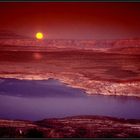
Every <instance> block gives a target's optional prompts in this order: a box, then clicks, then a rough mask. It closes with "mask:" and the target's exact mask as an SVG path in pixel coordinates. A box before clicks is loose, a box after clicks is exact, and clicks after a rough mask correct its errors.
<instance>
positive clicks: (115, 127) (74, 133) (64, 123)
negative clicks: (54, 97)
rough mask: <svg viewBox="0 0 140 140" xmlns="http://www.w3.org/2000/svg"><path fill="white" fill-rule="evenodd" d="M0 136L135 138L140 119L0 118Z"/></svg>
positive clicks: (79, 117)
mask: <svg viewBox="0 0 140 140" xmlns="http://www.w3.org/2000/svg"><path fill="white" fill-rule="evenodd" d="M0 137H1V138H134V137H135V138H139V137H140V120H125V119H116V118H111V117H104V116H102V117H101V116H74V117H66V118H59V119H56V118H52V119H45V120H40V121H35V122H31V121H20V120H0Z"/></svg>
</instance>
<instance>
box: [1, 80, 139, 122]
mask: <svg viewBox="0 0 140 140" xmlns="http://www.w3.org/2000/svg"><path fill="white" fill-rule="evenodd" d="M74 115H104V116H112V117H119V118H131V119H140V99H138V98H134V97H114V96H102V95H93V96H87V95H86V94H85V92H84V91H83V90H81V89H76V88H71V87H68V86H67V85H65V84H63V83H61V82H60V81H57V80H54V79H49V80H41V81H28V80H16V79H0V118H4V119H25V120H40V119H44V118H52V117H53V118H54V117H66V116H74Z"/></svg>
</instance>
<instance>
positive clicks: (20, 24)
mask: <svg viewBox="0 0 140 140" xmlns="http://www.w3.org/2000/svg"><path fill="white" fill-rule="evenodd" d="M3 29H6V30H11V31H14V32H15V33H19V34H21V35H27V36H30V37H34V34H35V33H36V32H38V31H42V32H43V33H44V34H45V35H46V38H52V39H53V38H60V39H65V38H74V39H114V38H133V37H140V3H136V2H135V3H132V2H131V3H130V2H129V3H128V2H127V3H126V2H121V3H116V2H112V3H111V2H106V3H103V2H100V3H97V2H96V3H95V2H81V3H80V2H30V3H29V2H28V3H27V2H24V3H23V2H19V3H18V2H12V3H10V2H5V3H4V2H1V3H0V30H3Z"/></svg>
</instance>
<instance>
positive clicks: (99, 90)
mask: <svg viewBox="0 0 140 140" xmlns="http://www.w3.org/2000/svg"><path fill="white" fill-rule="evenodd" d="M48 75H49V74H48ZM48 75H47V77H45V76H44V78H43V77H40V76H38V77H37V76H36V75H35V76H33V75H32V76H31V75H30V76H29V77H28V76H27V77H26V76H24V77H22V76H23V75H22V76H20V75H18V76H17V75H12V76H9V75H5V76H4V75H3V76H0V79H7V78H10V79H17V80H48V79H54V80H59V81H60V82H62V83H63V84H65V85H66V86H69V87H72V88H78V89H80V90H84V92H85V93H86V94H87V96H92V95H104V96H123V97H136V98H138V99H140V93H139V94H138V92H139V91H140V86H139V85H140V82H139V81H138V82H137V81H133V82H127V83H126V82H125V83H118V82H111V81H93V80H92V81H90V83H89V84H84V83H85V82H86V80H84V79H83V83H82V82H81V83H80V84H77V83H78V82H75V79H69V78H67V77H65V78H64V77H63V78H59V77H53V76H48ZM81 81H82V80H81ZM88 81H89V80H87V82H88ZM93 85H94V86H95V88H91V86H93ZM122 87H123V88H122ZM128 87H129V89H128ZM126 89H127V91H129V92H130V91H131V92H132V93H131V94H130V93H126V91H125V90H126ZM105 91H106V92H105ZM117 91H118V92H117ZM135 92H137V94H136V93H135Z"/></svg>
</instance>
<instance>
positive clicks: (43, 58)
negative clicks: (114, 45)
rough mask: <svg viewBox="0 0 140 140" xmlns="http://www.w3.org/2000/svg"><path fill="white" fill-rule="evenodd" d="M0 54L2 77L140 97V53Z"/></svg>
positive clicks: (90, 91)
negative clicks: (60, 83)
mask: <svg viewBox="0 0 140 140" xmlns="http://www.w3.org/2000/svg"><path fill="white" fill-rule="evenodd" d="M123 52H124V51H123ZM136 52H137V51H136ZM0 56H1V57H0V66H1V67H0V77H4V78H17V79H28V80H30V79H34V80H35V79H37V80H38V79H48V78H53V79H58V80H60V81H62V82H64V83H66V84H68V85H70V86H72V87H78V88H81V89H84V90H85V91H86V93H87V94H88V95H92V94H103V95H123V96H135V97H140V86H139V85H140V63H139V60H140V55H139V54H135V53H132V54H129V53H128V54H126V52H125V54H124V53H120V52H119V53H114V52H113V53H110V52H109V51H108V52H98V51H93V50H92V51H90V50H65V49H62V50H61V49H60V50H59V51H46V52H40V51H35V52H33V51H0Z"/></svg>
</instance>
